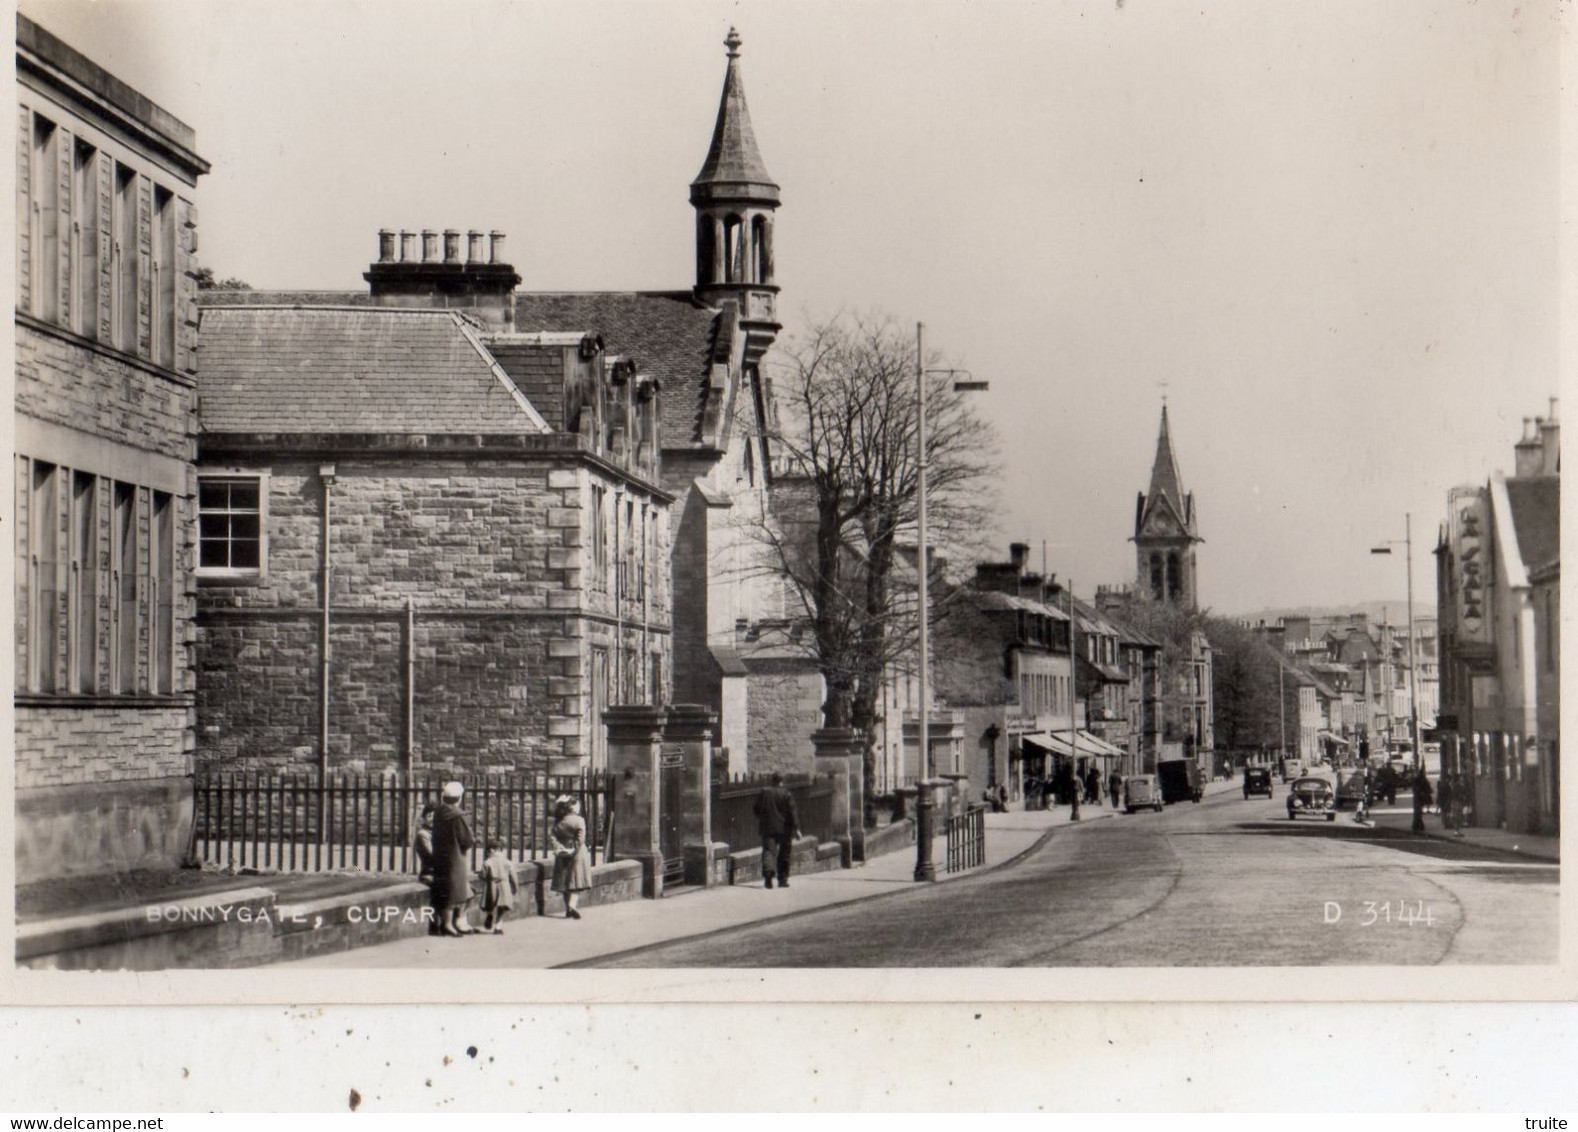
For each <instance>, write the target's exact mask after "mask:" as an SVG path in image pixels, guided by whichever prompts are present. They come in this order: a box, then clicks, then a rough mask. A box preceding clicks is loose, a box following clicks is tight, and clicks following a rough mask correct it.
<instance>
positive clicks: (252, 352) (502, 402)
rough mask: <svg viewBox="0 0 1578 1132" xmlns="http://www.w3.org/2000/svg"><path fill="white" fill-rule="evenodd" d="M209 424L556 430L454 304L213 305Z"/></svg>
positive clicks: (284, 428) (204, 397) (208, 346)
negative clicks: (414, 306)
mask: <svg viewBox="0 0 1578 1132" xmlns="http://www.w3.org/2000/svg"><path fill="white" fill-rule="evenodd" d="M197 371H198V403H199V413H198V419H199V424H200V429H201V431H202V432H205V433H232V432H240V433H246V432H254V433H258V432H260V433H281V434H312V433H401V432H403V433H418V434H443V433H448V434H466V433H486V434H495V435H497V434H518V433H542V432H544V431H546V429H545V428H544V426H543V424H542V422H541V420H540V419H538V418H537V417H536V416H535V414H534V412H533V411H532V409H531V408H530V406H529V403H528V402H527V401H526V400H525V398H524V397H522V396H521V395H520V394H519V393H518V392H517V391H515V389H514V387H513V386H511V385H510V384H509V382H508V381H507V380H506V379H505V378H504V376H503V374H502V372H501V371H500V370H499V369H498V368H497V365H496V363H495V362H494V361H493V358H492V357H491V355H489V354H488V353H487V351H486V350H484V349H482V348H481V346H480V343H479V341H478V339H477V337H476V331H475V329H474V328H473V327H471V326H470V324H469V323H468V322H467V321H466V320H465V319H464V318H463V317H462V316H461V315H459V314H456V313H455V312H453V311H444V310H433V311H425V310H424V311H416V310H388V309H380V308H377V307H368V308H346V307H267V306H235V307H204V308H203V311H202V326H201V333H200V334H199V337H198V364H197Z"/></svg>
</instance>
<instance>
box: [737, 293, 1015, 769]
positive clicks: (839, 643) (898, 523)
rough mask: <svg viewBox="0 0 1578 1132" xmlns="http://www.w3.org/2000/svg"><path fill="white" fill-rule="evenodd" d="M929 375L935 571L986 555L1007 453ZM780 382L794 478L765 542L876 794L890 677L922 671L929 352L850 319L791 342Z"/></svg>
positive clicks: (779, 434) (779, 433) (781, 495)
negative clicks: (923, 415)
mask: <svg viewBox="0 0 1578 1132" xmlns="http://www.w3.org/2000/svg"><path fill="white" fill-rule="evenodd" d="M926 368H927V376H926V379H925V380H926V381H927V383H928V384H927V428H926V434H927V435H926V440H927V443H926V450H927V518H928V528H929V529H928V540H929V541H930V543H931V546H932V569H933V571H934V572H935V571H937V570H938V569H939V563H940V562H941V561H944V560H946V558H947V557H948V556H949V553H950V551H952V550H955V549H958V550H961V551H962V550H965V549H966V548H969V547H973V546H978V545H979V542H980V535H981V532H982V530H983V529H985V528H987V527H989V526H990V522H991V518H992V516H993V513H994V511H995V507H994V503H995V500H994V495H993V484H994V482H995V479H996V473H997V461H996V456H997V450H996V438H995V435H994V434H993V432H992V430H991V427H990V426H989V425H988V424H987V423H986V422H985V421H983V420H982V419H981V418H980V417H979V416H977V415H976V414H975V413H974V411H973V410H972V408H971V406H970V405H969V403H968V399H967V398H966V397H965V396H964V395H962V394H960V393H959V392H956V391H955V390H954V388H953V382H952V380H951V378H950V375H949V374H948V373H946V372H937V371H941V370H942V369H943V365H942V362H941V361H940V359H939V358H938V357H936V356H930V357H928V358H927V365H926ZM772 380H773V387H774V401H775V404H776V408H777V413H776V419H775V422H774V424H773V425H772V431H773V436H772V437H771V446H772V448H773V449H774V450H775V451H776V452H777V453H778V454H779V459H780V467H779V472H778V474H777V477H776V478H775V485H774V492H773V510H772V514H771V516H769V517H765V518H764V521H763V522H762V523H761V524H760V532H759V533H760V537H761V539H762V541H763V542H764V543H765V545H766V546H767V548H768V554H767V556H766V557H767V560H768V562H769V564H770V566H771V568H772V569H774V570H775V571H777V572H778V573H779V574H780V575H781V576H782V578H783V580H784V583H785V588H786V590H787V593H788V595H789V601H790V604H791V605H792V606H796V607H798V609H799V610H800V611H801V612H802V613H803V615H804V616H805V617H806V618H807V619H808V620H809V622H810V623H811V625H812V627H813V630H814V631H813V632H812V633H811V634H810V638H809V641H810V647H811V648H812V650H813V655H814V658H815V660H816V662H817V665H818V668H819V670H820V671H821V674H822V677H823V679H824V680H825V681H826V684H827V699H826V701H825V702H824V704H823V722H824V725H826V726H828V727H850V726H852V727H855V728H858V729H860V730H862V731H863V732H865V734H866V736H867V738H868V750H867V755H866V759H865V762H866V778H867V786H868V788H869V786H870V784H871V783H870V779H871V776H872V773H873V770H874V758H873V753H872V752H871V750H870V749H869V739H870V737H871V734H872V729H873V727H874V725H875V723H876V722H877V713H878V702H879V698H880V695H881V689H882V682H883V678H884V673H885V671H886V670H887V669H888V667H889V666H890V665H892V664H894V663H896V662H897V663H906V662H908V660H909V659H910V656H911V654H912V653H913V650H914V648H915V640H916V629H917V625H918V620H917V617H916V600H915V591H914V588H913V587H912V586H909V585H903V584H899V580H898V575H899V574H900V573H905V574H907V573H908V567H909V566H910V565H911V563H912V562H913V559H909V558H906V555H905V551H906V547H911V546H913V545H914V543H915V541H916V514H917V501H918V490H919V454H918V452H917V425H918V413H917V397H916V386H915V341H914V339H913V337H911V336H910V335H909V334H907V333H905V332H904V331H902V330H901V329H900V328H899V327H898V326H897V325H896V324H895V323H894V322H893V321H892V320H891V319H890V318H887V317H885V316H871V317H860V316H854V315H839V316H837V317H835V318H833V319H830V320H828V321H826V322H822V323H818V324H815V325H813V326H812V327H811V328H810V330H808V331H807V332H806V333H805V334H804V335H802V336H801V337H800V338H799V339H797V340H796V341H794V342H792V343H790V344H789V346H788V347H787V348H786V349H785V350H784V351H783V352H782V354H781V356H780V360H779V363H778V366H777V368H776V369H775V370H773V372H772ZM962 556H963V555H961V557H962ZM936 615H937V612H936V610H935V609H934V612H933V616H934V617H935V616H936ZM868 795H869V790H868Z"/></svg>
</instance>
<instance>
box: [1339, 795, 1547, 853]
mask: <svg viewBox="0 0 1578 1132" xmlns="http://www.w3.org/2000/svg"><path fill="white" fill-rule="evenodd" d="M1370 818H1371V820H1372V821H1373V822H1374V824H1375V825H1376V826H1378V827H1383V828H1386V829H1397V830H1407V831H1410V832H1411V831H1412V829H1413V824H1414V810H1413V803H1412V800H1411V799H1410V798H1409V797H1408V795H1407V794H1399V795H1398V796H1397V804H1396V805H1395V806H1389V807H1387V808H1386V809H1372V810H1371V811H1370ZM1462 834H1463V836H1462V837H1459V836H1457V834H1455V833H1453V832H1452V831H1451V830H1448V829H1445V828H1443V827H1442V825H1441V815H1439V814H1432V813H1427V814H1425V831H1424V833H1422V834H1413V836H1415V837H1428V838H1432V839H1434V840H1438V841H1464V842H1467V843H1469V844H1470V845H1478V846H1480V847H1481V848H1485V849H1497V850H1500V851H1501V852H1503V853H1515V854H1517V855H1519V856H1523V857H1533V858H1537V859H1539V860H1542V861H1560V860H1561V856H1562V841H1561V838H1559V837H1541V836H1539V835H1538V834H1530V833H1509V832H1508V831H1507V830H1505V829H1481V828H1480V827H1478V826H1465V827H1464V829H1463V830H1462Z"/></svg>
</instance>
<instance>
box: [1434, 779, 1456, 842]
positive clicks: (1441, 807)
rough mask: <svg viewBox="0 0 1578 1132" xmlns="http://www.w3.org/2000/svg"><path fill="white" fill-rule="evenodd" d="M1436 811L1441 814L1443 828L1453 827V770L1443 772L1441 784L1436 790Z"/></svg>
mask: <svg viewBox="0 0 1578 1132" xmlns="http://www.w3.org/2000/svg"><path fill="white" fill-rule="evenodd" d="M1436 803H1437V805H1436V812H1437V813H1439V814H1440V815H1441V828H1442V829H1451V828H1452V772H1451V771H1443V772H1442V773H1441V786H1440V788H1439V789H1438V790H1437V791H1436Z"/></svg>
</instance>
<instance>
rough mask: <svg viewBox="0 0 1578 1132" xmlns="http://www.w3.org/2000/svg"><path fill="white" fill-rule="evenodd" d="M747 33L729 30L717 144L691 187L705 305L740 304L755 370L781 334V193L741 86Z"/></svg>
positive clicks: (698, 294) (714, 140)
mask: <svg viewBox="0 0 1578 1132" xmlns="http://www.w3.org/2000/svg"><path fill="white" fill-rule="evenodd" d="M740 42H741V41H740V33H739V32H737V31H735V30H734V29H733V28H730V29H729V35H728V38H727V39H725V40H724V41H723V45H724V46H725V47H726V48H727V49H728V52H729V69H728V71H727V72H726V73H725V75H724V78H723V98H722V99H721V100H720V102H719V104H718V121H717V124H716V125H715V126H714V127H713V130H712V145H711V146H710V147H709V148H708V150H707V159H706V161H704V162H703V163H702V166H701V172H700V173H697V174H696V179H695V180H694V181H692V182H691V183H690V203H691V205H692V206H693V207H694V208H695V209H696V287H695V295H696V298H697V300H698V301H700V302H702V303H705V304H706V305H708V306H710V307H719V308H721V307H722V306H723V305H724V304H726V303H733V304H734V306H735V307H736V308H737V310H738V312H739V318H740V327H741V329H742V330H744V331H745V334H746V356H747V360H748V362H750V363H752V364H754V363H755V362H756V361H757V360H758V359H759V358H760V357H761V356H762V354H764V353H765V352H766V351H767V347H768V346H770V345H771V344H772V341H773V339H774V338H775V337H776V336H777V334H778V331H779V328H780V327H779V323H778V316H777V307H778V286H777V284H776V283H775V282H774V278H773V214H774V212H775V211H776V210H777V208H778V203H779V202H778V186H777V185H776V184H775V183H774V182H773V179H772V177H771V176H770V175H769V174H768V172H767V167H766V166H765V165H763V164H762V156H761V154H760V153H759V152H757V149H756V134H755V133H754V132H753V131H752V129H751V115H750V112H749V111H748V110H747V109H746V107H745V86H744V84H743V83H742V82H741V80H740Z"/></svg>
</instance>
